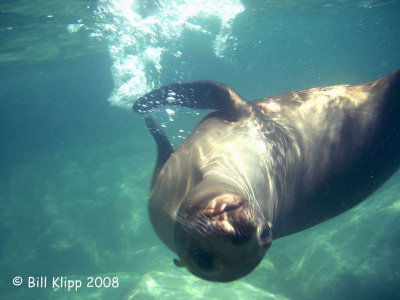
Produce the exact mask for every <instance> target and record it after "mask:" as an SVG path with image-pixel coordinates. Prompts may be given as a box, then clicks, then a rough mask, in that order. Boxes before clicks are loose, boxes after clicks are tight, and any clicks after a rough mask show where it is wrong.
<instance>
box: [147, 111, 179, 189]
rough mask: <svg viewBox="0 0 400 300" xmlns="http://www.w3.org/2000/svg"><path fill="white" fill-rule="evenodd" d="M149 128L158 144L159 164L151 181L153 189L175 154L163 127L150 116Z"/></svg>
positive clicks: (148, 119)
mask: <svg viewBox="0 0 400 300" xmlns="http://www.w3.org/2000/svg"><path fill="white" fill-rule="evenodd" d="M145 120H146V125H147V128H148V129H149V131H150V133H151V135H152V136H153V139H154V141H155V142H156V144H157V152H158V155H157V163H156V166H155V168H154V173H153V178H152V179H151V187H152V188H153V185H154V183H155V182H156V180H157V177H158V174H159V173H160V170H161V168H162V167H163V166H164V164H165V162H166V161H167V160H168V158H169V157H170V156H171V155H172V153H173V152H174V150H173V148H172V146H171V144H170V142H169V140H168V138H167V136H166V135H165V133H164V131H163V130H162V128H161V126H160V125H158V124H157V122H156V121H154V119H153V118H152V117H150V116H149V115H147V116H146V117H145Z"/></svg>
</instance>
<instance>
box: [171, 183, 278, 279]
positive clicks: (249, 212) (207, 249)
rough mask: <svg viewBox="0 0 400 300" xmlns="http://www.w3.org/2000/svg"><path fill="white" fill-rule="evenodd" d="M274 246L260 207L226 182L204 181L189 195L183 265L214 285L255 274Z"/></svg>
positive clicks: (183, 214) (178, 233)
mask: <svg viewBox="0 0 400 300" xmlns="http://www.w3.org/2000/svg"><path fill="white" fill-rule="evenodd" d="M271 242H272V232H271V228H270V226H269V224H268V223H267V222H266V220H265V218H264V217H263V215H262V213H261V212H260V211H259V206H258V205H254V203H251V202H250V201H249V200H248V199H246V198H245V197H243V196H242V195H241V194H239V193H237V192H236V191H232V190H231V189H229V188H226V186H224V185H221V184H210V183H204V182H202V183H201V184H199V185H198V186H196V188H195V189H194V190H193V191H192V192H190V193H189V194H188V197H187V200H186V201H184V202H183V204H182V205H181V207H180V209H179V211H178V215H177V218H176V223H175V250H176V253H177V254H178V256H179V260H178V259H175V260H174V263H175V265H177V266H179V267H180V266H184V267H186V268H187V269H188V270H189V271H190V272H191V273H193V274H194V275H196V276H198V277H201V278H203V279H206V280H210V281H221V282H226V281H232V280H235V279H238V278H241V277H243V276H245V275H247V274H248V273H250V272H251V271H252V270H253V269H254V268H255V267H256V266H257V265H258V264H259V262H260V261H261V260H262V258H263V256H264V255H265V252H266V251H267V249H268V248H269V247H270V245H271Z"/></svg>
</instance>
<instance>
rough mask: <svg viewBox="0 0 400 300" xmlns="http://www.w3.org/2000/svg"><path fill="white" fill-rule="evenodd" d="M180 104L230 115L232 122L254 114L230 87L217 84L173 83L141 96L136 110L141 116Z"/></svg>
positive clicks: (204, 82)
mask: <svg viewBox="0 0 400 300" xmlns="http://www.w3.org/2000/svg"><path fill="white" fill-rule="evenodd" d="M164 105H178V106H185V107H189V108H199V109H214V110H218V111H221V112H226V113H228V115H229V116H230V117H231V119H232V120H236V119H238V118H239V117H240V116H242V115H243V114H246V113H247V112H249V111H250V107H251V106H250V105H249V104H248V103H247V102H246V101H245V100H243V99H242V98H241V97H240V96H239V95H238V94H236V93H235V92H234V91H233V90H232V89H230V88H229V87H227V86H225V85H223V84H220V83H217V82H213V81H193V82H187V83H172V84H169V85H166V86H164V87H161V88H159V89H156V90H153V91H151V92H149V93H147V94H146V95H144V96H142V97H140V98H139V99H138V100H137V101H136V102H135V103H134V104H133V110H134V111H135V112H138V113H140V114H146V113H149V112H151V111H152V110H153V109H154V108H156V107H157V106H164Z"/></svg>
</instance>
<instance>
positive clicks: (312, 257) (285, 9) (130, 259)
mask: <svg viewBox="0 0 400 300" xmlns="http://www.w3.org/2000/svg"><path fill="white" fill-rule="evenodd" d="M116 2H122V1H77V0H76V1H68V2H66V1H56V0H54V1H51V2H49V3H47V2H41V1H23V0H20V1H2V2H1V3H0V155H1V156H0V299H57V300H58V299H60V300H61V299H227V298H229V299H400V271H399V270H400V256H399V255H398V249H399V248H400V222H399V220H400V196H399V195H400V173H396V174H395V175H394V176H393V177H392V178H391V179H390V180H389V181H388V182H387V183H385V185H384V186H382V187H381V188H380V189H379V190H378V191H376V192H375V193H374V194H373V195H372V196H371V197H370V198H368V199H366V200H365V201H364V202H363V203H362V204H360V205H358V206H357V207H355V208H354V209H352V210H350V211H348V212H346V213H344V214H342V215H340V216H338V217H336V218H334V219H331V220H328V221H327V222H325V223H322V224H320V225H318V226H315V227H313V228H310V229H309V230H306V231H304V232H301V233H298V234H295V235H292V236H288V237H285V238H283V239H280V240H277V241H274V243H273V245H272V247H271V249H270V250H269V251H268V253H267V255H266V257H265V258H264V260H263V261H262V263H261V264H260V266H259V267H258V268H257V269H256V270H255V271H253V272H252V273H251V274H250V275H248V276H247V277H245V278H243V279H241V280H238V281H235V282H232V283H228V284H221V283H210V282H206V281H203V280H201V279H198V278H196V277H194V276H193V275H191V274H190V273H188V272H187V271H185V270H184V269H179V268H176V267H175V266H174V264H173V262H172V259H173V258H175V255H174V254H173V253H172V252H170V251H169V250H168V249H167V248H166V247H165V246H164V245H163V244H162V242H161V241H160V240H159V239H158V237H157V236H156V235H155V233H154V232H153V229H152V227H151V224H150V221H149V218H148V214H147V197H148V193H149V188H150V180H151V176H152V171H153V166H154V162H155V160H156V148H155V145H154V143H153V141H152V139H151V136H150V135H149V134H148V132H147V129H146V128H145V126H144V121H143V119H142V118H141V117H140V116H138V115H135V114H134V113H133V112H132V111H130V110H129V109H126V106H127V105H126V103H129V101H132V102H133V101H134V98H133V97H131V98H129V97H125V98H124V97H123V96H124V95H122V94H121V92H120V91H121V90H120V89H119V88H120V87H121V86H122V85H123V84H124V83H126V82H128V81H129V79H130V78H131V77H134V73H135V72H136V73H135V74H138V73H137V72H139V71H143V72H144V73H143V74H144V75H143V76H144V77H143V76H142V78H146V81H145V82H144V83H143V82H141V83H140V84H142V85H140V87H141V88H142V89H143V92H144V91H145V90H146V89H149V88H151V85H154V86H159V85H161V84H164V83H167V82H172V81H176V80H182V81H186V80H194V79H211V80H218V81H220V82H224V83H226V84H228V85H230V86H231V87H232V88H234V89H235V90H236V91H238V92H239V93H240V94H241V95H242V96H243V97H244V98H246V99H249V100H251V99H254V98H259V97H264V96H267V95H273V94H276V93H281V92H285V91H289V90H296V89H303V88H310V87H315V86H322V85H332V84H342V83H359V82H364V81H368V80H373V79H376V78H378V77H381V76H384V75H387V74H389V73H390V72H392V71H394V70H395V69H397V68H398V67H399V66H400V51H399V46H400V21H399V18H398V16H399V15H400V5H399V2H398V1H301V2H299V1H242V2H239V1H233V2H232V3H234V4H235V5H243V8H244V10H243V11H242V12H241V13H238V14H237V15H236V16H235V17H234V18H233V19H229V22H228V23H229V26H228V27H226V28H225V29H223V30H222V33H223V34H225V33H227V36H228V38H227V39H226V41H224V42H222V43H220V44H218V43H217V42H216V40H217V37H218V34H220V33H221V28H223V26H222V27H221V24H222V23H223V22H222V21H221V20H224V18H223V17H220V16H219V15H215V14H214V15H213V14H211V15H210V16H209V15H207V14H206V15H204V13H203V15H202V14H200V15H197V16H192V17H190V18H188V19H187V20H186V22H187V23H190V24H191V25H190V26H192V27H190V26H189V25H187V24H186V25H182V26H184V27H183V29H182V31H180V34H179V35H178V36H174V34H172V33H171V32H169V35H168V34H164V35H161V34H160V33H159V32H158V31H156V32H155V33H154V35H152V36H153V39H151V38H150V37H149V36H148V35H147V33H143V34H141V35H140V34H139V33H138V30H141V29H142V27H140V24H139V25H137V24H136V25H135V26H136V27H132V28H134V29H135V30H136V31H132V32H130V31H129V30H131V29H132V28H131V27H129V26H128V25H127V23H124V22H126V19H124V18H123V17H121V16H120V15H117V14H116V13H115V12H114V14H113V13H110V12H108V13H107V14H103V15H102V14H101V13H99V7H102V6H105V5H111V4H112V5H116V4H115V3H116ZM135 3H136V4H135V5H133V4H132V5H131V6H130V8H129V9H132V11H137V12H140V16H141V18H146V17H148V16H160V14H161V13H160V11H161V6H162V5H161V4H163V5H164V6H163V9H164V11H165V9H166V7H167V8H168V6H167V4H169V5H170V4H171V3H172V1H157V2H154V1H142V2H139V1H137V2H135ZM199 3H200V2H199ZM221 3H222V2H221ZM200 4H201V3H200ZM200 4H199V5H200ZM112 7H114V6H112ZM169 9H170V10H171V13H172V11H173V9H174V8H173V6H171V7H170V8H169ZM222 11H223V10H222ZM101 16H103V17H104V18H103V19H102V18H101ZM171 20H172V21H176V20H179V18H178V19H171ZM225 20H226V19H225ZM172 21H171V22H172ZM112 22H114V23H115V24H119V25H118V26H119V27H118V31H117V32H119V33H120V35H122V33H128V34H132V35H133V36H136V37H137V40H136V44H135V45H138V46H137V47H136V48H135V47H133V46H132V45H129V44H117V43H121V41H120V40H118V39H116V38H115V36H111V33H110V32H108V31H105V30H104V25H106V24H108V25H109V24H112ZM124 24H125V25H124ZM81 25H82V26H81ZM194 25H198V26H200V27H201V28H202V29H204V30H206V31H207V32H206V33H204V32H202V31H201V30H197V29H196V30H192V29H193V28H195V26H194ZM138 26H139V27H138ZM165 26H167V25H165ZM168 26H169V25H168ZM127 28H131V29H129V30H128V29H127ZM168 28H169V27H168ZM171 28H172V27H171ZM125 29H126V30H127V31H126V32H125V31H124V30H125ZM132 30H133V29H132ZM159 30H161V29H160V28H159ZM171 30H172V29H171ZM99 33H102V34H103V36H100V37H99V35H98V34H99ZM216 45H219V47H220V48H216V47H217V46H216ZM112 46H115V47H117V46H118V47H120V48H118V49H122V50H119V52H117V54H118V55H116V54H115V53H112V52H111V51H112ZM148 46H151V47H154V48H157V47H158V48H160V49H161V48H162V49H163V50H162V51H161V53H162V56H161V60H160V61H159V62H157V61H156V60H152V59H153V58H151V59H150V58H146V59H147V60H142V61H139V64H137V65H134V66H132V68H133V70H134V71H135V72H129V70H127V71H126V72H122V71H121V72H116V66H118V64H119V65H120V66H122V65H123V64H124V63H126V62H127V60H126V58H127V55H132V56H135V55H137V57H140V58H141V59H144V58H143V56H140V54H141V53H142V52H143V51H145V50H146V49H148ZM218 49H219V50H218ZM217 50H218V51H217ZM135 51H136V52H135ZM179 52H181V53H182V54H179ZM140 63H143V64H140ZM142 65H143V66H144V67H143V69H140V67H141V66H142ZM159 66H161V68H159ZM135 68H136V69H135ZM131 71H132V69H131ZM137 86H139V84H137ZM133 87H135V85H133ZM129 88H132V86H130V87H129ZM129 91H130V95H134V93H135V90H129ZM140 91H142V90H140ZM110 99H114V100H116V101H117V103H115V101H114V104H117V105H111V104H110V101H111V100H110ZM119 101H121V102H119ZM123 101H127V102H123ZM197 114H199V115H197ZM203 115H204V112H193V111H190V110H176V114H175V116H174V117H173V121H171V120H170V116H167V115H166V113H165V112H164V111H159V112H157V113H156V117H157V118H158V120H159V121H160V122H161V123H163V124H164V125H165V126H166V131H167V133H168V134H169V136H170V138H171V141H172V142H173V143H174V146H175V147H177V146H178V145H179V144H180V143H181V142H182V140H183V138H184V137H185V136H187V134H188V133H189V132H190V131H191V130H192V129H193V128H194V126H195V125H196V124H197V122H198V121H199V120H200V119H201V116H203ZM182 131H183V132H182ZM16 276H21V277H22V279H23V283H22V285H21V286H14V285H13V278H14V277H16ZM40 276H46V277H47V287H46V288H39V287H32V288H29V287H28V278H29V277H34V278H36V277H40ZM60 276H62V277H64V278H66V279H67V280H80V281H81V282H82V284H83V285H84V286H82V287H81V288H79V289H78V290H77V291H75V290H74V289H72V290H70V291H68V289H67V288H65V287H59V288H57V287H52V278H53V277H60ZM88 277H94V278H96V277H100V278H102V279H103V280H104V279H105V278H107V277H109V278H110V279H112V278H118V286H117V287H113V286H110V287H109V288H106V287H104V286H102V287H98V288H97V287H93V288H88V287H86V286H85V285H86V284H87V283H88V281H87V278H88ZM104 283H106V281H104Z"/></svg>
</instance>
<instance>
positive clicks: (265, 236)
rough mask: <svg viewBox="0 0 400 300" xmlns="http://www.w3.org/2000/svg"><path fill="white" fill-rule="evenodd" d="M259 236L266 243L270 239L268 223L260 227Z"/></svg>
mask: <svg viewBox="0 0 400 300" xmlns="http://www.w3.org/2000/svg"><path fill="white" fill-rule="evenodd" d="M260 238H261V240H262V241H263V242H266V243H268V242H270V241H271V240H272V233H271V229H270V228H269V226H268V225H265V226H264V228H263V229H262V231H261V236H260Z"/></svg>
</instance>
